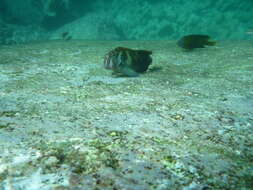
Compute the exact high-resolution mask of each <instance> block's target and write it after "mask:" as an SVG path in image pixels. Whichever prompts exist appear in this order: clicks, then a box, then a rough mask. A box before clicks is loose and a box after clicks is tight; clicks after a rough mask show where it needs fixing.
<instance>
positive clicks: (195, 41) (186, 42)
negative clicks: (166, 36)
mask: <svg viewBox="0 0 253 190" xmlns="http://www.w3.org/2000/svg"><path fill="white" fill-rule="evenodd" d="M209 40H210V36H208V35H202V34H191V35H187V36H183V37H182V38H181V39H180V40H178V42H177V45H178V46H179V47H181V48H184V49H187V50H192V49H195V48H204V47H205V46H214V45H215V44H216V42H214V41H209Z"/></svg>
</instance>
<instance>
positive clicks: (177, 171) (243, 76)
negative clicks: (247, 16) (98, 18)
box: [0, 40, 253, 190]
mask: <svg viewBox="0 0 253 190" xmlns="http://www.w3.org/2000/svg"><path fill="white" fill-rule="evenodd" d="M117 46H123V47H129V48H134V49H147V50H152V51H153V55H152V57H153V64H152V65H151V67H150V69H149V70H148V71H147V72H146V73H145V74H142V75H141V76H140V77H137V78H127V77H118V78H115V77H113V76H112V75H111V72H110V71H108V70H105V69H104V68H103V57H104V55H105V54H106V53H107V52H108V51H110V50H111V49H113V48H115V47H117ZM252 132H253V42H252V41H244V42H240V41H237V42H232V41H231V42H225V41H224V42H220V43H218V45H217V46H215V47H208V48H204V49H196V50H195V51H192V52H185V51H182V50H181V49H180V48H179V47H177V46H176V42H174V41H132V42H113V41H112V42H110V41H107V42H102V41H101V42H95V41H80V40H79V41H68V42H65V41H48V42H40V43H31V44H23V45H13V46H0V189H1V190H2V189H3V190H51V189H52V190H72V189H73V190H83V189H91V190H93V189H94V190H107V189H108V190H135V189H136V190H153V189H154V190H156V189H157V190H168V189H173V190H181V189H182V190H209V189H210V190H211V189H213V190H220V189H221V190H250V189H251V188H252V186H253V135H252Z"/></svg>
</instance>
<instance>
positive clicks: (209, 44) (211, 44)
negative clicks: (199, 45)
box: [207, 41, 216, 46]
mask: <svg viewBox="0 0 253 190" xmlns="http://www.w3.org/2000/svg"><path fill="white" fill-rule="evenodd" d="M215 44H216V42H215V41H208V42H207V45H208V46H214V45H215Z"/></svg>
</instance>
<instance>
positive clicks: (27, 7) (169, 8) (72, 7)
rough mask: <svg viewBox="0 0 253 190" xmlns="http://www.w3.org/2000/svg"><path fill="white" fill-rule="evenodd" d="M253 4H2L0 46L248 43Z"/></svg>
mask: <svg viewBox="0 0 253 190" xmlns="http://www.w3.org/2000/svg"><path fill="white" fill-rule="evenodd" d="M252 7H253V2H252V0H243V1H241V0H229V1H226V0H216V1H211V0H202V1H200V0H192V1H186V0H171V1H165V0H121V1H117V0H107V1H104V0H22V1H17V0H1V1H0V26H1V27H0V43H2V44H13V43H20V42H28V41H33V40H45V39H59V38H61V33H62V32H69V34H70V35H71V37H72V38H73V39H89V40H171V39H178V38H179V36H182V35H186V34H190V33H200V34H202V33H203V34H209V35H211V36H213V37H215V39H218V40H227V39H233V40H250V39H252V36H249V35H247V34H246V33H247V32H248V31H249V30H252V25H253V24H252V22H253V21H252V18H253V8H252Z"/></svg>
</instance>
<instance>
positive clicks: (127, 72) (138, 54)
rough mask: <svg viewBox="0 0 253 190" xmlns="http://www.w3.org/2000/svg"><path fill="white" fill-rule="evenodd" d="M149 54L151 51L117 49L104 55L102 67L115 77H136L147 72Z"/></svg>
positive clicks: (149, 61) (149, 62)
mask: <svg viewBox="0 0 253 190" xmlns="http://www.w3.org/2000/svg"><path fill="white" fill-rule="evenodd" d="M151 54H152V51H147V50H133V49H129V48H125V47H117V48H115V49H114V50H112V51H110V52H109V53H107V54H106V55H105V58H104V67H105V68H106V69H109V70H112V71H113V74H116V75H119V74H120V75H124V76H128V77H136V76H138V75H139V73H143V72H145V71H147V69H148V67H149V65H150V64H151V63H152V58H151V56H150V55H151Z"/></svg>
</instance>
